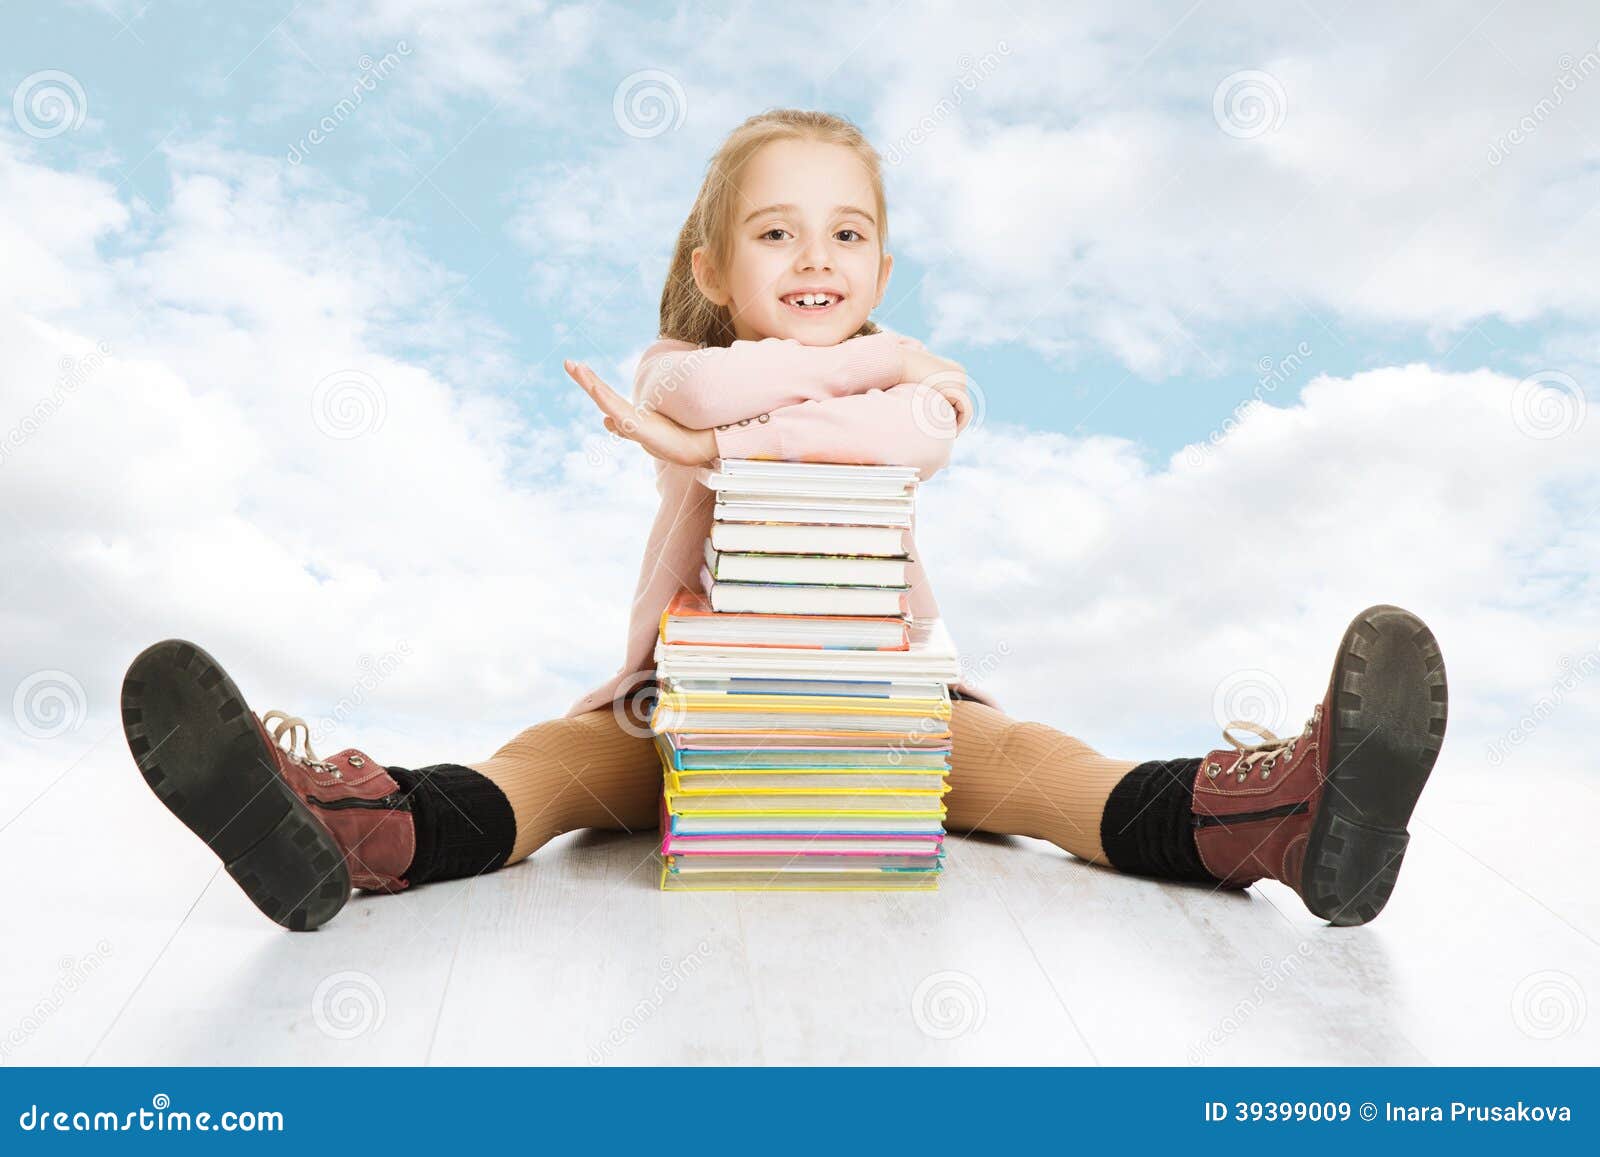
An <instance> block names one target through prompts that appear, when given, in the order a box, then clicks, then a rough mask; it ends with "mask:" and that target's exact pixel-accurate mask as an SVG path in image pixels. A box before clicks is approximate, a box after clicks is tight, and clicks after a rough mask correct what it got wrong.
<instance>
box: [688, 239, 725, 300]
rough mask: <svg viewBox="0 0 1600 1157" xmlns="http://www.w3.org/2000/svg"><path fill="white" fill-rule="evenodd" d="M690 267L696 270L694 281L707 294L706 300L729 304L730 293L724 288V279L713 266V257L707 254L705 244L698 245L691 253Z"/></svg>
mask: <svg viewBox="0 0 1600 1157" xmlns="http://www.w3.org/2000/svg"><path fill="white" fill-rule="evenodd" d="M689 267H690V269H692V270H693V272H694V283H695V284H696V285H697V286H699V287H700V292H701V293H703V294H705V296H706V300H707V301H709V302H711V304H712V305H727V304H728V300H729V299H728V293H727V291H726V290H724V289H723V288H722V281H721V279H720V278H719V277H718V276H717V271H716V270H715V269H713V268H711V259H710V257H709V256H708V255H707V254H706V247H705V246H704V245H696V246H695V247H694V251H693V252H692V253H690V254H689Z"/></svg>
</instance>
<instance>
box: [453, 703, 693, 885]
mask: <svg viewBox="0 0 1600 1157" xmlns="http://www.w3.org/2000/svg"><path fill="white" fill-rule="evenodd" d="M468 766H469V767H471V768H472V770H474V771H476V772H478V773H479V774H481V775H483V776H485V777H487V778H488V779H489V780H491V781H493V782H494V784H495V785H496V786H498V787H499V788H500V790H501V791H502V792H504V793H505V796H506V799H507V800H509V801H510V803H511V809H512V812H513V813H514V815H515V817H516V838H515V841H514V842H513V844H512V847H511V854H510V855H509V856H508V857H506V860H505V862H506V863H507V864H514V863H516V862H517V861H518V860H521V859H524V858H525V857H527V856H528V855H530V854H532V853H533V852H535V851H537V850H538V849H539V848H541V847H543V846H544V845H545V844H546V843H547V842H549V841H550V840H551V839H552V838H553V837H555V836H558V835H560V834H561V833H562V832H570V831H573V830H575V829H577V828H608V829H611V830H617V831H630V832H632V831H642V830H649V829H651V828H654V827H655V826H656V824H657V822H658V819H659V815H660V806H661V805H660V800H661V760H660V758H659V757H658V756H657V755H656V749H655V745H654V744H653V743H652V742H651V741H650V740H649V739H646V738H641V737H639V736H637V735H631V734H629V733H628V732H627V731H625V730H623V728H622V727H621V726H620V725H619V724H618V722H617V719H616V716H615V715H614V714H613V713H612V711H611V709H610V708H609V707H601V708H597V709H595V710H594V711H589V712H585V713H584V714H582V715H575V716H568V717H566V718H562V719H551V720H547V721H546V722H544V723H537V724H535V725H534V726H532V727H529V728H527V729H526V730H524V731H523V732H521V733H520V734H519V735H517V736H516V738H514V739H512V740H511V741H510V742H508V743H506V744H504V745H503V746H502V747H501V748H500V749H499V750H498V751H496V752H495V753H494V754H493V755H491V756H490V757H489V758H488V759H485V760H482V761H480V762H478V763H473V764H469V765H468Z"/></svg>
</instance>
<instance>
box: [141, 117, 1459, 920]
mask: <svg viewBox="0 0 1600 1157" xmlns="http://www.w3.org/2000/svg"><path fill="white" fill-rule="evenodd" d="M887 225H888V222H887V212H886V206H885V203H884V192H883V182H882V178H881V175H880V171H879V159H878V156H877V154H876V153H875V152H874V150H873V149H872V147H871V146H870V145H869V144H868V143H867V141H866V140H865V139H864V138H863V137H862V135H861V134H860V133H859V132H858V131H857V130H856V128H855V127H854V126H853V125H851V124H850V123H849V122H847V121H845V120H842V119H840V118H838V117H834V116H829V115H826V114H822V113H814V112H798V111H793V110H778V111H773V112H768V113H765V114H762V115H760V116H756V117H753V118H751V119H750V120H748V121H746V122H745V123H744V124H743V125H741V126H740V127H739V128H738V129H736V130H735V131H734V132H733V133H732V134H731V135H730V136H729V138H728V139H727V141H726V142H725V143H724V144H723V146H722V148H721V149H720V150H719V151H718V153H717V155H716V156H715V157H714V158H713V160H712V161H711V164H710V166H709V169H708V172H707V176H706V179H705V181H704V183H703V184H702V186H701V189H700V194H699V197H698V198H697V199H696V201H695V205H694V208H693V209H692V210H691V211H690V213H689V218H688V221H687V222H686V223H685V224H684V227H683V230H682V232H681V233H680V235H679V238H678V245H677V251H676V253H675V254H674V257H673V261H672V267H671V270H670V272H669V274H668V277H667V283H666V287H665V289H664V290H663V292H662V297H661V334H662V337H661V340H659V341H657V342H656V343H655V344H654V345H652V346H651V347H650V348H649V349H648V350H646V351H645V353H644V355H643V357H642V358H641V359H640V362H639V367H638V371H637V374H636V375H635V381H634V401H633V402H629V401H626V400H624V399H623V398H621V397H620V396H618V395H617V394H616V393H615V392H614V391H613V390H612V389H611V388H610V387H609V386H607V385H606V384H605V383H604V382H602V381H601V380H600V379H599V378H598V377H596V376H595V374H594V373H593V372H592V371H591V370H590V369H588V367H586V366H581V365H575V364H573V363H572V362H568V363H567V364H566V368H567V372H568V373H569V374H570V375H571V376H572V377H573V379H574V380H575V381H576V382H577V383H578V384H579V385H580V386H581V387H582V388H583V389H584V391H585V392H586V393H587V394H588V395H589V397H590V398H592V399H593V400H594V402H595V403H596V405H597V406H598V407H599V408H600V410H601V411H602V412H603V413H604V415H605V419H604V424H605V427H606V429H608V430H610V431H611V432H612V433H613V434H616V435H618V436H619V437H623V438H627V439H629V440H632V441H634V442H637V443H638V444H639V445H640V446H642V447H643V448H644V449H645V450H646V451H648V452H649V453H650V454H651V455H653V456H654V457H655V458H656V459H657V463H656V489H657V491H658V492H659V493H660V496H661V506H660V511H659V513H658V514H657V516H656V521H655V525H654V528H653V529H652V531H651V533H650V539H649V542H648V543H647V544H646V546H645V552H644V563H643V566H642V567H641V572H640V576H639V583H638V589H637V592H636V594H635V596H634V602H633V611H632V620H631V625H630V628H629V635H628V651H627V658H626V660H625V662H624V663H623V665H622V667H621V669H620V670H619V671H618V672H617V674H616V675H615V676H613V677H612V678H611V679H610V680H608V681H607V682H606V683H604V684H602V685H601V686H600V687H597V688H596V689H595V690H593V691H592V692H590V693H589V694H588V695H586V696H584V697H583V698H582V699H580V700H579V701H578V702H577V703H575V704H574V705H573V706H572V708H571V709H570V710H569V711H568V712H567V714H566V715H565V716H564V717H562V718H560V719H554V720H550V721H548V722H545V723H540V724H537V725H535V726H533V727H529V728H528V729H527V730H525V731H523V732H522V733H521V734H520V735H518V736H516V737H515V738H514V739H512V740H511V741H510V742H509V743H507V744H505V745H504V746H503V747H501V748H500V750H499V751H497V752H495V753H494V755H492V756H490V757H489V758H488V759H485V760H482V761H480V762H477V763H472V764H465V765H463V764H437V765H434V766H431V767H422V768H415V769H410V768H404V767H398V766H395V765H392V764H390V765H383V764H380V763H378V762H377V761H376V760H374V759H373V758H372V757H371V756H370V755H368V754H366V753H365V752H362V751H358V750H356V749H354V748H347V749H346V750H344V751H341V752H340V753H339V754H337V755H334V756H332V757H330V758H328V759H321V758H319V757H318V756H317V754H316V752H315V751H313V750H312V748H311V745H310V742H309V729H308V728H307V727H306V725H305V723H304V722H303V721H302V720H301V719H299V718H297V717H294V716H289V715H285V714H284V713H283V712H279V711H268V712H267V713H266V714H265V715H262V716H260V717H257V716H256V715H255V714H253V713H252V712H251V711H250V710H249V708H248V707H247V706H246V705H245V701H244V698H243V696H242V695H241V694H240V692H239V690H238V688H237V687H236V686H235V685H234V683H233V681H232V680H231V679H230V678H228V676H227V675H226V673H224V671H223V670H222V668H221V666H220V665H219V664H218V663H217V661H216V660H215V659H213V658H212V657H211V656H210V655H208V654H206V653H205V652H204V651H203V650H201V649H200V648H199V647H197V646H195V645H194V644H192V643H188V642H184V641H182V640H176V639H174V640H167V641H165V642H162V643H157V644H155V645H154V646H152V647H150V648H149V649H147V650H146V651H144V652H143V653H142V654H141V655H139V657H138V658H136V659H135V660H134V661H133V664H132V665H131V667H130V668H129V670H128V674H127V678H126V680H125V682H124V684H123V694H122V715H123V721H124V730H125V732H126V734H127V738H128V744H129V748H130V750H131V751H132V753H133V756H134V759H135V760H136V761H137V763H138V766H139V769H140V771H141V772H142V773H143V775H144V777H145V780H146V782H148V783H149V784H150V786H151V788H152V789H153V790H154V791H155V793H156V795H157V796H158V797H159V798H160V799H161V801H162V802H163V803H164V804H166V806H167V807H168V808H169V809H170V810H171V811H172V812H173V814H175V815H176V816H177V817H178V818H179V819H180V820H181V821H183V823H184V824H186V825H187V826H188V827H189V828H190V830H192V831H193V832H194V833H195V834H196V835H198V836H199V837H200V838H201V839H203V840H204V841H205V842H206V843H207V845H208V846H209V847H210V848H211V849H212V850H213V851H214V852H215V853H216V854H217V855H218V856H219V857H220V858H221V859H222V861H223V863H224V864H225V865H226V866H227V870H228V872H229V874H230V875H232V876H233V878H234V879H235V880H236V881H238V883H239V885H240V887H242V888H243V889H244V891H245V893H246V894H247V895H248V896H249V897H250V898H251V899H252V900H253V901H254V902H255V903H256V905H257V907H259V908H260V909H261V910H262V911H263V912H264V913H266V915H267V916H269V917H271V918H272V919H273V920H275V921H277V922H278V923H280V924H282V925H284V926H285V927H288V928H292V929H311V928H315V927H317V926H318V925H320V924H322V923H324V922H326V921H327V920H329V919H331V918H332V917H333V916H334V915H335V914H336V913H337V912H338V911H339V909H340V908H341V907H342V906H343V905H344V903H345V901H346V899H347V898H348V897H349V894H350V888H351V885H352V884H353V885H354V886H356V887H360V888H367V889H372V890H380V891H389V892H398V891H401V890H403V889H405V888H408V887H411V886H413V885H416V884H420V883H425V882H428V881H431V880H439V879H446V878H449V877H454V876H464V875H470V874H477V873H481V872H486V871H491V870H493V869H495V868H499V867H502V866H504V865H506V864H511V863H515V862H516V861H518V860H521V859H523V858H524V857H525V856H528V855H530V854H531V853H533V852H534V851H536V850H537V849H538V848H539V847H541V846H542V845H543V844H544V843H545V842H547V841H548V840H549V839H551V838H552V837H553V836H555V835H557V834H559V833H561V832H566V831H571V830H573V829H575V828H585V827H595V828H611V829H622V830H626V831H637V830H640V829H650V828H653V827H655V826H656V823H657V809H658V800H659V797H660V793H661V766H660V762H659V761H658V759H657V757H656V753H655V750H654V747H653V745H652V743H651V741H650V739H649V737H648V733H647V732H646V730H645V729H644V728H642V727H640V726H638V725H637V723H636V722H634V721H633V720H631V719H630V718H629V712H628V708H629V705H630V703H631V702H632V701H633V699H634V697H635V694H636V693H637V692H638V691H639V690H641V689H646V690H648V688H649V686H650V684H651V682H652V675H653V668H652V664H651V655H652V646H653V643H654V639H655V634H656V628H657V623H658V621H659V619H660V615H661V611H662V609H663V608H664V607H665V605H666V603H667V601H668V600H669V599H670V598H671V597H672V594H673V593H674V592H675V591H676V590H677V589H678V588H679V587H682V586H694V585H695V583H694V581H693V580H694V579H695V577H696V574H697V569H698V562H697V560H698V557H699V554H700V550H701V545H702V543H703V542H704V539H705V537H706V534H707V532H708V530H709V528H710V524H711V518H712V495H711V492H710V491H708V490H705V489H704V488H703V487H700V486H699V485H698V484H697V483H696V482H695V480H694V470H695V467H697V466H700V465H703V464H706V463H709V462H711V461H712V460H713V459H715V458H717V457H719V456H720V457H728V458H757V457H767V458H788V459H805V460H812V461H834V462H860V463H893V464H901V465H915V466H916V467H918V469H919V473H920V475H921V477H923V478H927V477H929V476H931V475H932V474H933V473H934V472H935V471H937V470H939V469H940V468H941V467H942V466H944V465H945V463H946V462H947V461H948V458H949V454H950V449H951V443H952V440H953V438H954V437H955V436H956V434H957V433H958V432H959V430H960V429H961V428H962V427H963V426H965V424H966V423H967V422H968V421H969V420H970V414H971V404H970V401H969V399H968V398H967V394H966V382H965V375H964V373H963V371H962V369H961V367H960V366H959V365H957V364H956V363H954V362H951V361H948V360H946V359H943V358H940V357H937V356H935V355H933V354H932V353H930V352H928V351H927V350H926V349H924V348H923V346H922V345H921V344H920V343H919V342H916V341H914V340H912V339H910V338H907V337H903V336H900V335H898V334H895V333H891V332H889V331H886V330H881V329H879V328H878V327H877V326H876V325H874V324H873V323H872V322H871V321H870V320H868V314H869V313H870V312H871V311H872V309H873V307H874V306H876V305H877V304H878V303H879V302H881V301H882V299H883V294H884V291H885V289H886V288H887V286H888V282H889V273H890V269H891V266H892V264H893V259H892V258H891V257H890V255H889V254H888V253H887V252H886V250H885V248H884V245H885V240H886V238H887V232H888V229H887ZM911 553H912V556H913V558H918V557H920V556H919V555H918V554H917V552H916V551H915V549H913V550H912V552H911ZM911 569H912V576H911V580H910V581H911V583H912V588H913V591H912V611H913V613H914V614H916V615H918V616H933V615H937V614H938V606H937V604H936V603H935V601H934V598H933V592H932V590H931V588H930V586H929V583H928V580H927V577H926V575H925V574H924V573H923V572H922V570H921V567H920V565H917V564H913V566H912V568H911ZM952 698H953V699H954V700H955V702H954V705H953V707H954V716H953V719H952V721H951V730H952V733H953V736H954V738H953V741H952V743H953V752H952V756H951V768H952V770H951V773H950V783H951V790H950V792H949V794H948V795H947V796H946V797H945V802H946V806H947V807H948V817H947V820H946V826H947V827H948V828H949V829H950V830H951V831H953V832H972V831H986V832H993V833H997V834H1014V835H1026V836H1036V837H1039V838H1041V839H1045V840H1049V841H1050V842H1052V843H1054V844H1056V845H1058V846H1059V847H1061V848H1064V849H1065V850H1066V851H1068V852H1071V853H1072V854H1073V855H1076V856H1078V857H1081V858H1082V859H1085V860H1088V861H1090V862H1091V863H1096V864H1105V865H1109V866H1111V867H1113V868H1116V869H1119V870H1121V871H1124V872H1129V873H1135V874H1139V875H1144V876H1150V877H1154V878H1163V879H1170V880H1187V881H1196V882H1201V883H1205V884H1208V885H1210V886H1211V887H1213V888H1243V887H1246V886H1248V885H1249V884H1251V883H1253V882H1254V881H1256V880H1259V879H1265V878H1270V879H1276V880H1280V881H1282V882H1284V883H1286V884H1288V885H1289V886H1290V887H1291V888H1293V889H1294V890H1295V891H1296V892H1297V893H1298V894H1299V895H1300V897H1301V898H1302V899H1303V900H1304V902H1305V903H1306V905H1307V907H1308V908H1309V909H1310V910H1311V911H1312V912H1313V913H1315V914H1316V915H1317V916H1319V917H1322V918H1323V919H1326V920H1328V921H1330V922H1332V923H1334V924H1345V925H1350V924H1361V923H1364V922H1366V921H1368V920H1371V919H1372V918H1373V917H1374V916H1376V915H1377V914H1378V912H1379V911H1380V910H1381V909H1382V907H1383V905H1384V903H1385V902H1386V901H1387V900H1388V898H1389V895H1390V892H1391V891H1392V889H1393V887H1394V884H1395V878H1396V875H1397V874H1398V872H1399V868H1400V863H1401V857H1402V855H1403V854H1404V851H1405V846H1406V841H1407V834H1406V824H1407V822H1408V821H1409V819H1410V816H1411V812H1412V808H1413V807H1414V806H1415V804H1416V801H1417V797H1418V796H1419V794H1420V793H1421V791H1422V788H1423V785H1424V784H1425V782H1426V781H1427V778H1428V774H1429V772H1430V771H1431V770H1432V767H1433V763H1434V760H1435V758H1436V757H1437V755H1438V752H1439V747H1440V743H1441V742H1442V739H1443V736H1444V728H1445V710H1446V689H1445V674H1444V665H1443V661H1442V659H1441V657H1440V653H1439V648H1438V645H1437V643H1436V642H1435V641H1434V638H1433V635H1432V633H1431V632H1430V631H1429V630H1428V628H1427V627H1426V626H1424V625H1423V624H1422V623H1421V622H1420V621H1419V620H1418V619H1417V618H1416V617H1415V616H1413V615H1411V614H1409V613H1408V612H1406V611H1403V610H1400V609H1399V608H1397V607H1389V606H1378V607H1371V608H1369V609H1367V610H1365V611H1363V612H1361V614H1359V615H1358V616H1356V618H1355V620H1354V621H1353V622H1352V623H1351V624H1350V627H1349V629H1348V630H1347V631H1346V632H1345V635H1344V637H1343V639H1342V640H1340V642H1339V645H1338V649H1337V650H1336V652H1335V656H1334V662H1333V672H1332V676H1331V678H1330V680H1329V684H1328V691H1327V694H1326V696H1325V697H1324V698H1323V700H1322V702H1321V703H1320V704H1319V705H1318V706H1317V707H1316V708H1315V709H1314V710H1313V712H1312V714H1311V718H1310V719H1309V721H1308V722H1307V723H1306V725H1305V729H1304V730H1303V731H1301V732H1300V733H1299V734H1298V735H1296V736H1294V737H1292V738H1289V739H1280V738H1278V737H1277V736H1275V735H1273V734H1271V733H1270V732H1268V731H1265V730H1263V729H1260V728H1256V727H1254V726H1253V725H1250V724H1237V723H1235V724H1230V725H1229V727H1228V728H1227V729H1225V730H1224V732H1223V737H1224V739H1225V740H1226V741H1227V743H1228V746H1226V747H1223V748H1220V749H1218V750H1215V751H1212V752H1210V753H1209V754H1207V755H1206V756H1204V757H1201V758H1190V759H1170V760H1152V761H1145V762H1132V761H1128V760H1118V759H1111V758H1108V757H1106V756H1104V755H1101V754H1099V753H1098V752H1096V751H1094V750H1093V749H1091V748H1090V747H1088V746H1087V745H1085V744H1084V743H1083V742H1082V741H1080V740H1078V739H1075V738H1073V737H1072V736H1069V735H1066V734H1064V733H1062V732H1060V731H1057V730H1055V729H1054V728H1052V727H1049V726H1046V725H1045V724H1043V723H1032V722H1019V721H1017V720H1013V719H1011V718H1008V717H1007V716H1006V715H1004V714H1003V713H1002V712H1001V711H1000V709H999V705H998V704H997V703H995V702H994V701H993V700H992V699H991V698H990V697H988V696H986V695H984V694H982V693H980V692H979V691H977V690H975V689H973V688H971V687H967V686H966V685H964V684H961V683H957V684H955V685H954V686H953V687H952ZM1239 729H1246V730H1250V731H1253V732H1254V733H1255V734H1256V736H1257V737H1258V739H1259V742H1255V743H1249V744H1245V743H1241V742H1240V741H1239V740H1237V739H1236V738H1234V737H1233V735H1231V734H1230V732H1231V731H1233V730H1239Z"/></svg>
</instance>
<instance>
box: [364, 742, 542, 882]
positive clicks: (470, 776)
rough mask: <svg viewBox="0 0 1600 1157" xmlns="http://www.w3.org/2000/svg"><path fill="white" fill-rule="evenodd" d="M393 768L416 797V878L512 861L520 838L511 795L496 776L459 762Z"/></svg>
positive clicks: (411, 872)
mask: <svg viewBox="0 0 1600 1157" xmlns="http://www.w3.org/2000/svg"><path fill="white" fill-rule="evenodd" d="M389 774H390V775H392V776H394V779H395V782H396V783H398V784H399V785H400V791H401V793H402V794H404V795H405V796H406V798H407V799H409V800H410V801H411V815H412V819H413V820H414V821H415V823H416V828H417V850H416V852H415V853H414V854H413V855H412V857H411V867H410V868H409V869H408V870H407V871H406V873H405V877H406V879H407V880H408V881H409V882H410V883H412V884H426V883H428V882H429V881H430V880H449V879H454V878H455V877H457V876H476V875H480V874H482V873H484V872H492V871H494V870H495V869H496V868H498V867H500V866H501V865H503V864H504V863H505V862H506V857H507V856H509V855H510V854H511V846H512V844H513V843H515V842H516V838H517V821H516V816H515V814H514V813H513V812H512V810H511V801H510V800H508V799H507V798H506V793H505V792H503V791H501V790H500V787H499V785H498V784H496V783H495V782H494V780H492V779H490V778H488V777H487V776H485V775H482V774H480V773H479V772H476V771H473V770H472V769H471V768H470V767H462V766H461V765H460V764H457V763H436V764H434V765H433V766H432V767H419V768H417V769H416V770H415V771H412V770H410V769H409V768H404V767H391V768H389Z"/></svg>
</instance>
